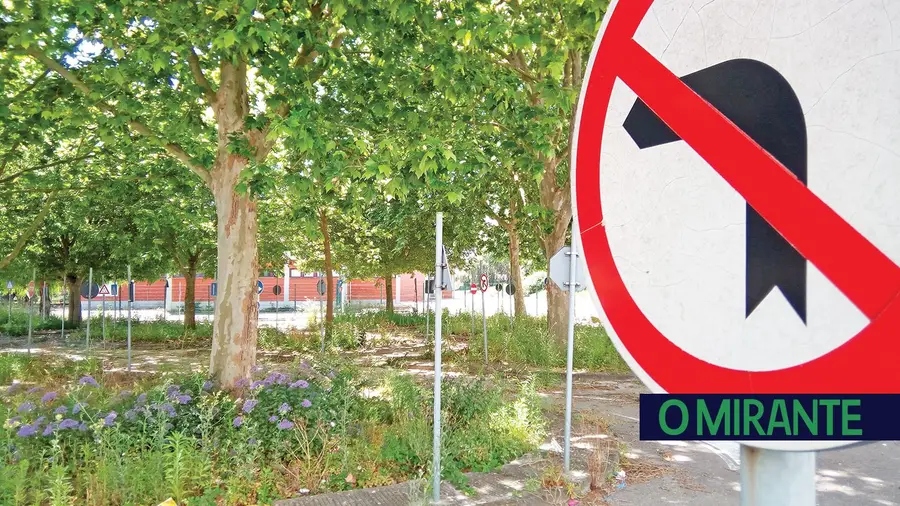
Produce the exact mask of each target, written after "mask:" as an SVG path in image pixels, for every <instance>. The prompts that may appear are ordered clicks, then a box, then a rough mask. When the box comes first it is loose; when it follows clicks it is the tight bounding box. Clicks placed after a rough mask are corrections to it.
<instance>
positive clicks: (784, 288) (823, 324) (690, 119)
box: [571, 0, 900, 450]
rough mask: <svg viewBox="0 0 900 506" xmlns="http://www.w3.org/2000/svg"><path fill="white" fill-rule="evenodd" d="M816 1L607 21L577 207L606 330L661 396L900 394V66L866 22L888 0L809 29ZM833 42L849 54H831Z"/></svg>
mask: <svg viewBox="0 0 900 506" xmlns="http://www.w3.org/2000/svg"><path fill="white" fill-rule="evenodd" d="M738 3H739V2H738V1H737V0H722V1H721V2H717V5H718V6H719V7H718V9H720V10H719V11H718V12H719V13H721V12H727V11H729V9H731V8H732V7H735V6H736V4H738ZM807 3H808V2H806V1H805V0H783V1H782V2H781V3H779V9H778V10H779V12H807V14H806V15H799V16H797V17H796V18H788V17H784V16H781V17H779V16H778V14H777V13H776V14H775V16H776V17H775V18H774V19H776V21H778V22H777V23H776V25H777V26H778V28H774V29H770V28H771V26H769V25H766V27H765V28H753V26H757V25H755V24H752V23H751V24H750V25H747V26H749V27H750V28H747V27H744V26H739V25H738V24H737V23H733V22H732V21H730V20H728V19H727V18H728V16H718V15H714V14H713V11H711V10H701V11H700V13H699V14H698V13H696V12H694V11H692V10H691V9H692V7H691V5H689V4H685V5H679V6H674V5H671V4H667V5H666V8H659V6H658V5H657V4H659V2H652V1H644V2H640V1H633V0H618V1H614V2H612V4H611V5H610V7H609V8H608V10H607V13H606V15H605V17H604V20H603V25H602V28H601V30H600V33H599V34H598V36H597V39H596V42H595V44H594V52H593V55H592V57H591V59H590V61H591V64H590V65H589V67H588V69H587V71H586V73H585V77H584V84H583V89H582V92H581V98H580V101H579V105H578V108H577V113H576V118H575V129H574V134H573V140H572V142H573V147H574V149H573V160H572V164H571V166H572V195H573V207H574V210H573V211H574V212H573V214H574V216H575V227H576V230H577V234H578V236H579V237H580V239H581V243H582V250H583V253H584V255H585V264H586V266H587V278H588V281H589V283H588V284H589V285H590V287H591V291H592V295H593V297H594V301H595V303H596V304H597V305H598V309H599V311H598V313H599V314H600V316H601V320H602V321H603V324H604V328H605V329H606V330H607V331H608V333H609V335H610V337H611V338H612V340H613V342H614V343H615V345H616V348H617V349H618V351H619V352H620V353H621V354H622V356H623V357H624V358H625V360H626V362H627V363H628V364H629V366H630V367H631V368H632V370H634V371H635V373H636V374H637V376H638V377H639V378H641V380H642V381H643V382H644V383H645V384H646V385H647V386H648V387H649V388H650V390H651V391H653V392H659V393H662V392H668V393H704V394H715V393H721V394H765V393H769V394H784V393H790V394H866V393H896V392H900V376H898V375H897V374H896V373H895V372H894V371H895V370H896V363H895V361H896V358H895V357H896V356H898V355H900V341H898V340H897V339H896V334H897V330H898V329H900V298H898V297H896V294H897V293H898V292H900V266H898V265H897V260H898V259H900V241H897V240H896V237H897V235H896V228H895V227H896V224H897V223H898V222H900V205H898V202H897V201H896V199H895V198H892V197H891V196H889V195H888V193H885V192H884V191H883V188H886V187H891V188H894V187H900V173H898V172H897V171H896V169H895V167H896V166H897V163H898V162H900V156H898V155H897V154H896V153H892V152H889V151H886V150H884V149H882V148H881V147H879V146H885V145H893V144H892V142H893V141H888V139H895V138H896V136H897V135H898V132H900V105H898V102H897V100H896V96H895V94H896V86H897V85H898V84H900V79H898V77H897V76H898V72H897V71H898V64H897V60H896V59H895V58H894V56H892V55H890V54H889V53H873V52H871V49H870V48H869V46H868V40H869V39H868V38H867V37H868V36H869V35H870V34H871V33H873V32H872V30H873V28H872V25H871V23H868V24H867V23H864V22H862V21H861V20H863V19H875V18H878V17H881V16H883V12H882V6H880V5H877V6H876V5H874V4H873V5H871V6H866V7H864V8H861V9H860V10H859V11H856V12H855V13H854V15H853V16H844V17H843V18H842V19H841V22H839V23H834V24H833V25H831V28H830V29H829V30H827V31H821V32H814V31H809V30H805V29H803V28H799V29H797V30H796V31H794V28H796V27H798V26H800V25H803V26H806V27H808V26H816V25H817V24H818V23H819V22H821V21H822V20H821V19H820V18H819V17H817V16H819V15H818V14H814V13H811V12H808V11H804V10H803V9H804V8H805V7H806V6H807ZM650 9H653V12H649V11H650ZM691 16H695V17H693V18H692V17H691ZM688 19H695V22H690V23H689V22H688V21H687V20H688ZM682 21H684V24H682ZM780 22H784V23H786V24H784V25H779V23H780ZM659 26H678V27H679V29H678V30H675V31H674V32H673V33H672V34H670V36H663V37H660V36H659V35H660V31H659ZM758 26H760V27H761V26H762V25H758ZM708 33H716V34H717V35H716V40H717V43H716V44H715V45H714V46H715V47H713V46H707V44H706V42H707V38H706V35H705V34H708ZM798 33H802V34H804V36H803V37H797V36H795V35H796V34H798ZM746 37H752V38H753V40H754V41H755V44H758V46H757V47H769V48H770V50H769V51H768V52H764V53H756V54H757V55H759V56H756V58H759V59H754V58H750V57H746V56H744V57H741V58H736V57H733V56H731V55H748V54H749V53H747V51H746V47H745V46H743V44H744V40H746ZM833 40H842V41H846V43H845V44H842V45H841V47H840V48H839V49H838V50H835V49H834V46H833V45H832V43H831V42H832V41H833ZM773 47H777V50H772V48H773ZM670 48H677V50H674V51H667V50H668V49H670ZM835 51H837V53H838V54H841V55H844V56H845V57H846V58H847V59H848V61H852V62H854V64H852V65H847V66H846V68H840V69H837V68H835V67H833V66H829V65H821V64H820V62H823V61H832V58H833V57H834V54H835V53H834V52H835ZM862 54H866V55H867V56H866V57H862V56H860V55H862ZM763 55H765V56H763ZM787 55H789V56H787ZM822 83H829V84H828V85H827V86H823V85H822ZM850 104H852V106H851V105H850ZM886 118H890V119H886ZM882 157H884V158H882ZM862 159H865V160H866V162H861V161H860V160H862ZM887 160H890V161H887ZM601 183H602V184H601ZM835 371H842V373H841V374H835ZM747 444H751V445H754V446H759V447H765V448H773V449H785V450H787V449H792V450H816V449H825V448H833V447H838V446H843V445H846V444H848V442H837V441H815V442H798V441H788V442H774V441H766V442H748V443H747Z"/></svg>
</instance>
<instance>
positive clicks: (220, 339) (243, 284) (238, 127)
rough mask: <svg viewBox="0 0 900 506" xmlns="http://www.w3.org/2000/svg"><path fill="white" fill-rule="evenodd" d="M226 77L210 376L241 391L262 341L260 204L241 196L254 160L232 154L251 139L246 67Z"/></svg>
mask: <svg viewBox="0 0 900 506" xmlns="http://www.w3.org/2000/svg"><path fill="white" fill-rule="evenodd" d="M220 76H221V77H220V82H221V84H220V88H219V91H218V93H217V100H216V102H215V113H216V122H217V124H218V151H217V153H216V161H215V164H214V166H213V169H212V171H210V174H209V178H208V180H207V182H208V184H209V187H210V190H211V191H212V194H213V197H214V199H215V202H216V221H217V223H216V244H217V260H218V270H217V272H216V281H217V283H218V294H217V296H216V315H215V323H214V324H213V338H212V351H211V353H210V360H209V373H210V375H211V376H212V377H213V378H215V379H216V380H217V381H218V382H219V384H220V385H221V386H222V387H223V388H225V389H229V390H240V388H241V384H240V383H238V382H239V380H243V379H248V378H249V377H250V369H251V368H252V367H253V365H255V363H256V341H257V337H258V335H259V334H258V329H257V320H258V318H259V307H258V305H257V304H258V301H259V297H258V295H257V293H256V280H257V277H258V275H259V264H258V249H257V209H256V202H254V201H253V200H252V198H251V197H250V195H248V194H246V193H241V194H239V193H237V192H236V191H235V187H236V185H237V184H238V179H239V177H240V174H241V170H242V169H244V167H246V166H247V165H248V163H249V160H248V159H247V158H246V157H245V156H243V155H241V154H237V153H231V152H230V151H229V143H230V141H231V137H232V136H241V135H246V132H245V128H244V118H245V117H246V116H247V114H249V103H248V99H247V66H246V63H244V62H241V63H239V64H237V65H235V64H232V63H230V62H223V63H222V65H221V67H220ZM251 141H252V139H251ZM258 156H259V155H258Z"/></svg>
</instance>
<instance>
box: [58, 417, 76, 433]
mask: <svg viewBox="0 0 900 506" xmlns="http://www.w3.org/2000/svg"><path fill="white" fill-rule="evenodd" d="M77 427H78V421H77V420H72V419H71V418H66V419H65V420H63V421H61V422H59V430H66V429H75V428H77Z"/></svg>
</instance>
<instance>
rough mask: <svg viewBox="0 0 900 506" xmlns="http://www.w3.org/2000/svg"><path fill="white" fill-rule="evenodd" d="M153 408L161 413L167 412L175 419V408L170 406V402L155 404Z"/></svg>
mask: <svg viewBox="0 0 900 506" xmlns="http://www.w3.org/2000/svg"><path fill="white" fill-rule="evenodd" d="M153 407H154V408H155V409H156V410H157V411H159V412H160V413H162V412H163V411H165V413H166V414H167V415H168V416H169V418H175V415H176V413H175V406H173V405H171V404H169V403H168V402H164V403H162V404H154V405H153Z"/></svg>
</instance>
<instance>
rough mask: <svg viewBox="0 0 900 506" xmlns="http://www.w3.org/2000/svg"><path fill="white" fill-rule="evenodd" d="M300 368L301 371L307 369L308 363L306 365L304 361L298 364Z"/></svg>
mask: <svg viewBox="0 0 900 506" xmlns="http://www.w3.org/2000/svg"><path fill="white" fill-rule="evenodd" d="M300 368H301V369H309V363H307V362H306V360H304V361H303V362H300Z"/></svg>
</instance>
